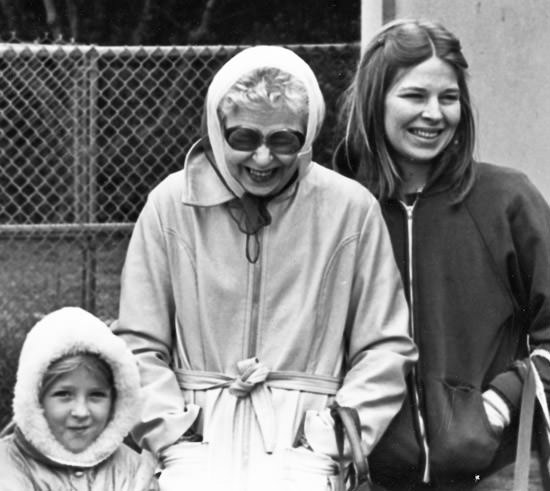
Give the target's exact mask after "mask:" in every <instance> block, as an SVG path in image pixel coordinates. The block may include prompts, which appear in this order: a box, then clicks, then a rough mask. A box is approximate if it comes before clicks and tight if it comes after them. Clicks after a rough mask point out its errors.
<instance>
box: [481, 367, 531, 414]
mask: <svg viewBox="0 0 550 491" xmlns="http://www.w3.org/2000/svg"><path fill="white" fill-rule="evenodd" d="M526 373H527V365H526V363H525V362H523V361H518V362H515V363H514V365H513V366H512V368H511V369H510V370H508V371H506V372H503V373H501V374H500V375H497V376H496V377H495V378H494V379H493V380H492V382H491V383H490V384H489V388H490V389H493V390H494V391H495V392H496V393H497V394H498V395H499V396H500V397H501V398H502V399H503V400H504V402H506V404H507V405H508V408H509V409H510V414H511V416H512V418H514V417H515V416H517V415H518V414H519V408H520V405H521V390H522V388H523V380H524V379H525V374H526Z"/></svg>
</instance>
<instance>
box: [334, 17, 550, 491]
mask: <svg viewBox="0 0 550 491" xmlns="http://www.w3.org/2000/svg"><path fill="white" fill-rule="evenodd" d="M467 66H468V65H467V63H466V60H465V58H464V56H463V54H462V51H461V46H460V43H459V41H458V39H457V38H456V37H455V36H454V35H453V34H452V33H450V32H449V31H448V30H447V29H445V28H444V27H442V26H441V25H437V24H434V23H431V22H422V21H416V20H399V21H395V22H393V23H391V24H389V25H387V26H385V27H384V28H382V30H381V31H380V32H379V33H378V34H377V35H376V36H375V37H374V38H373V39H372V41H371V42H370V44H369V45H368V46H367V48H366V50H365V52H364V55H363V57H362V59H361V61H360V63H359V66H358V69H357V73H356V76H355V79H354V81H353V84H352V86H351V87H350V90H349V92H348V98H347V109H348V112H347V114H348V117H347V127H346V135H345V140H344V141H343V143H342V144H341V145H340V146H339V148H338V150H337V152H336V154H335V165H336V167H337V168H338V169H339V171H340V172H342V173H344V174H347V175H349V176H353V177H355V178H356V179H358V180H360V181H361V182H362V183H363V184H364V185H365V186H366V187H367V188H368V189H370V190H371V191H372V192H373V193H374V195H375V196H376V197H377V198H378V199H379V201H380V203H381V206H382V211H383V214H384V218H385V220H386V223H387V225H388V228H389V231H390V235H391V239H392V243H393V249H394V253H395V256H396V258H397V262H398V264H399V266H400V269H401V274H402V277H403V280H404V283H405V286H406V291H407V293H408V301H409V305H410V308H411V312H412V314H411V325H410V329H411V335H412V336H413V337H414V339H415V341H416V343H417V345H418V347H419V363H418V366H417V368H416V370H415V372H414V374H413V376H412V377H411V384H410V392H409V395H408V398H407V399H406V403H405V404H404V406H403V407H402V409H401V411H400V412H399V414H398V416H397V417H396V418H395V419H394V420H393V422H392V423H391V425H390V427H389V429H388V431H387V432H386V433H385V435H384V437H383V439H382V440H381V442H380V443H379V444H378V445H377V447H376V449H375V450H374V452H373V453H372V454H371V457H370V462H371V466H372V472H373V476H374V478H375V480H376V481H377V482H378V483H381V484H382V485H384V486H386V487H387V488H388V489H392V490H399V491H403V490H407V489H415V490H416V489H424V488H426V489H472V488H473V487H474V486H475V489H480V490H481V489H499V490H504V489H512V488H511V485H512V479H513V472H512V470H511V469H510V467H506V465H507V464H509V463H510V462H512V461H513V459H514V456H515V440H516V436H517V434H518V410H519V406H520V396H521V393H522V387H523V384H524V381H525V380H527V376H528V374H529V373H530V371H529V367H530V366H531V361H530V360H532V362H533V363H534V365H535V366H536V369H537V376H540V377H539V380H538V382H539V386H540V387H541V388H542V385H543V384H544V388H545V389H546V391H548V389H549V388H550V353H549V349H550V210H549V208H548V205H547V203H546V202H545V200H544V199H543V198H542V196H541V195H540V194H539V192H538V191H537V190H536V189H535V187H534V186H533V185H532V184H531V183H530V182H529V180H528V179H527V178H526V177H525V176H524V175H523V174H522V173H520V172H518V171H515V170H511V169H507V168H503V167H497V166H494V165H489V164H484V163H478V162H476V161H475V160H474V158H473V155H472V154H473V149H474V136H475V133H474V121H473V116H472V108H471V104H470V96H469V93H468V86H467V83H466V76H467V72H466V70H467ZM539 392H540V399H541V400H542V401H543V402H542V406H541V407H543V408H545V407H546V402H545V401H544V391H539ZM535 464H536V463H535V462H533V465H534V466H533V471H535V470H536V466H535ZM495 471H499V472H496V474H495ZM531 478H532V480H533V482H534V480H535V476H534V474H532V476H531ZM538 482H539V484H540V481H538ZM533 486H535V487H533V489H542V488H538V487H536V485H535V484H533ZM530 489H531V488H530Z"/></svg>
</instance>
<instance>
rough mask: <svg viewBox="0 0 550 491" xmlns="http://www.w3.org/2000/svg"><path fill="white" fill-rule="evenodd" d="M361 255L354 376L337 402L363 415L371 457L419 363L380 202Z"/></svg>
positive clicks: (351, 360) (352, 334)
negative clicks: (371, 452) (406, 379)
mask: <svg viewBox="0 0 550 491" xmlns="http://www.w3.org/2000/svg"><path fill="white" fill-rule="evenodd" d="M357 254H358V256H357V257H358V260H357V264H356V268H355V276H354V279H353V293H352V305H351V306H350V317H349V321H348V326H347V337H348V339H347V342H348V353H347V361H348V371H347V373H346V375H345V377H344V382H343V385H342V387H341V388H340V390H339V391H338V393H337V394H336V400H337V402H338V403H339V404H340V405H342V406H351V407H355V408H356V409H357V410H358V413H359V417H360V420H361V425H362V437H363V441H364V443H365V445H366V447H367V450H368V451H369V452H370V450H371V449H372V448H373V447H374V445H375V444H376V443H377V441H378V440H379V439H380V437H381V436H382V434H383V433H384V431H385V430H386V428H387V427H388V425H389V424H390V421H391V420H392V418H393V417H394V416H395V415H396V414H397V412H398V411H399V409H400V408H401V405H402V403H403V400H404V398H405V394H406V381H405V378H406V374H407V373H408V372H409V370H410V368H411V367H412V365H413V363H415V362H416V361H417V358H418V353H417V349H416V346H415V344H414V342H413V341H412V339H411V337H410V336H409V310H408V306H407V303H406V300H405V295H404V291H403V285H402V281H401V276H400V273H399V270H398V268H397V265H396V263H395V259H394V255H393V250H392V246H391V242H390V237H389V234H388V231H387V228H386V225H385V222H384V219H383V217H382V213H381V211H380V207H379V205H378V203H377V202H374V203H373V205H372V207H371V209H370V211H369V213H368V215H367V218H366V220H365V223H364V226H363V230H362V233H361V237H360V240H359V244H358V253H357Z"/></svg>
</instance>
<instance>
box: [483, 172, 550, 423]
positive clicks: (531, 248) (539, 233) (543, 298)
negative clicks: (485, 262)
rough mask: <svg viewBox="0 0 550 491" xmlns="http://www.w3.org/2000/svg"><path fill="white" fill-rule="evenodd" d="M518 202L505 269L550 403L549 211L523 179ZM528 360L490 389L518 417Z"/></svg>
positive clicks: (509, 214)
mask: <svg viewBox="0 0 550 491" xmlns="http://www.w3.org/2000/svg"><path fill="white" fill-rule="evenodd" d="M513 185H514V191H513V200H512V201H511V202H510V203H509V204H508V206H507V208H506V210H505V211H506V220H507V223H508V227H509V230H510V235H511V243H512V248H511V250H509V251H508V253H507V257H506V258H505V260H506V269H507V273H508V284H510V289H511V292H512V295H513V297H514V299H515V301H516V310H517V311H518V315H519V317H520V319H521V321H522V324H523V325H524V326H526V328H527V333H526V334H527V344H528V347H529V351H530V354H531V358H532V360H533V363H534V364H535V367H536V368H537V372H538V373H539V375H540V377H541V380H542V382H543V385H544V388H545V392H546V397H547V398H548V397H550V208H549V206H548V203H547V202H546V201H545V199H544V198H543V197H542V195H541V194H540V192H539V191H538V190H537V189H536V188H535V186H533V184H532V183H531V182H530V181H529V180H528V179H527V177H526V176H524V175H519V176H518V177H517V179H516V180H515V181H514V183H513ZM527 361H528V360H527V359H524V360H519V362H516V363H515V364H514V365H513V366H512V367H511V368H510V370H508V371H506V372H504V373H502V374H500V375H498V376H497V377H496V378H495V379H494V380H493V381H492V382H491V388H493V389H494V390H495V391H497V392H498V393H499V394H500V395H501V396H502V397H503V398H504V399H505V401H506V402H507V403H508V405H509V406H510V409H511V410H512V412H513V413H517V411H518V410H519V406H520V399H521V388H522V380H523V378H524V373H525V369H526V366H527V363H526V362H527Z"/></svg>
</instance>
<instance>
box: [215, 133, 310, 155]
mask: <svg viewBox="0 0 550 491" xmlns="http://www.w3.org/2000/svg"><path fill="white" fill-rule="evenodd" d="M225 140H226V141H227V143H228V144H229V146H230V147H231V148H232V149H233V150H238V151H240V152H253V151H254V150H256V149H257V148H258V147H259V146H261V145H262V144H263V143H265V145H266V147H267V148H269V149H270V150H271V151H272V152H273V153H280V154H292V153H298V151H299V150H300V149H301V148H302V147H303V146H304V141H305V136H304V134H303V133H300V132H299V131H295V130H289V129H282V130H274V131H271V132H269V133H268V134H267V135H265V136H264V135H263V134H262V132H261V131H258V130H256V129H253V128H247V127H245V126H233V127H232V128H226V129H225Z"/></svg>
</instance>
